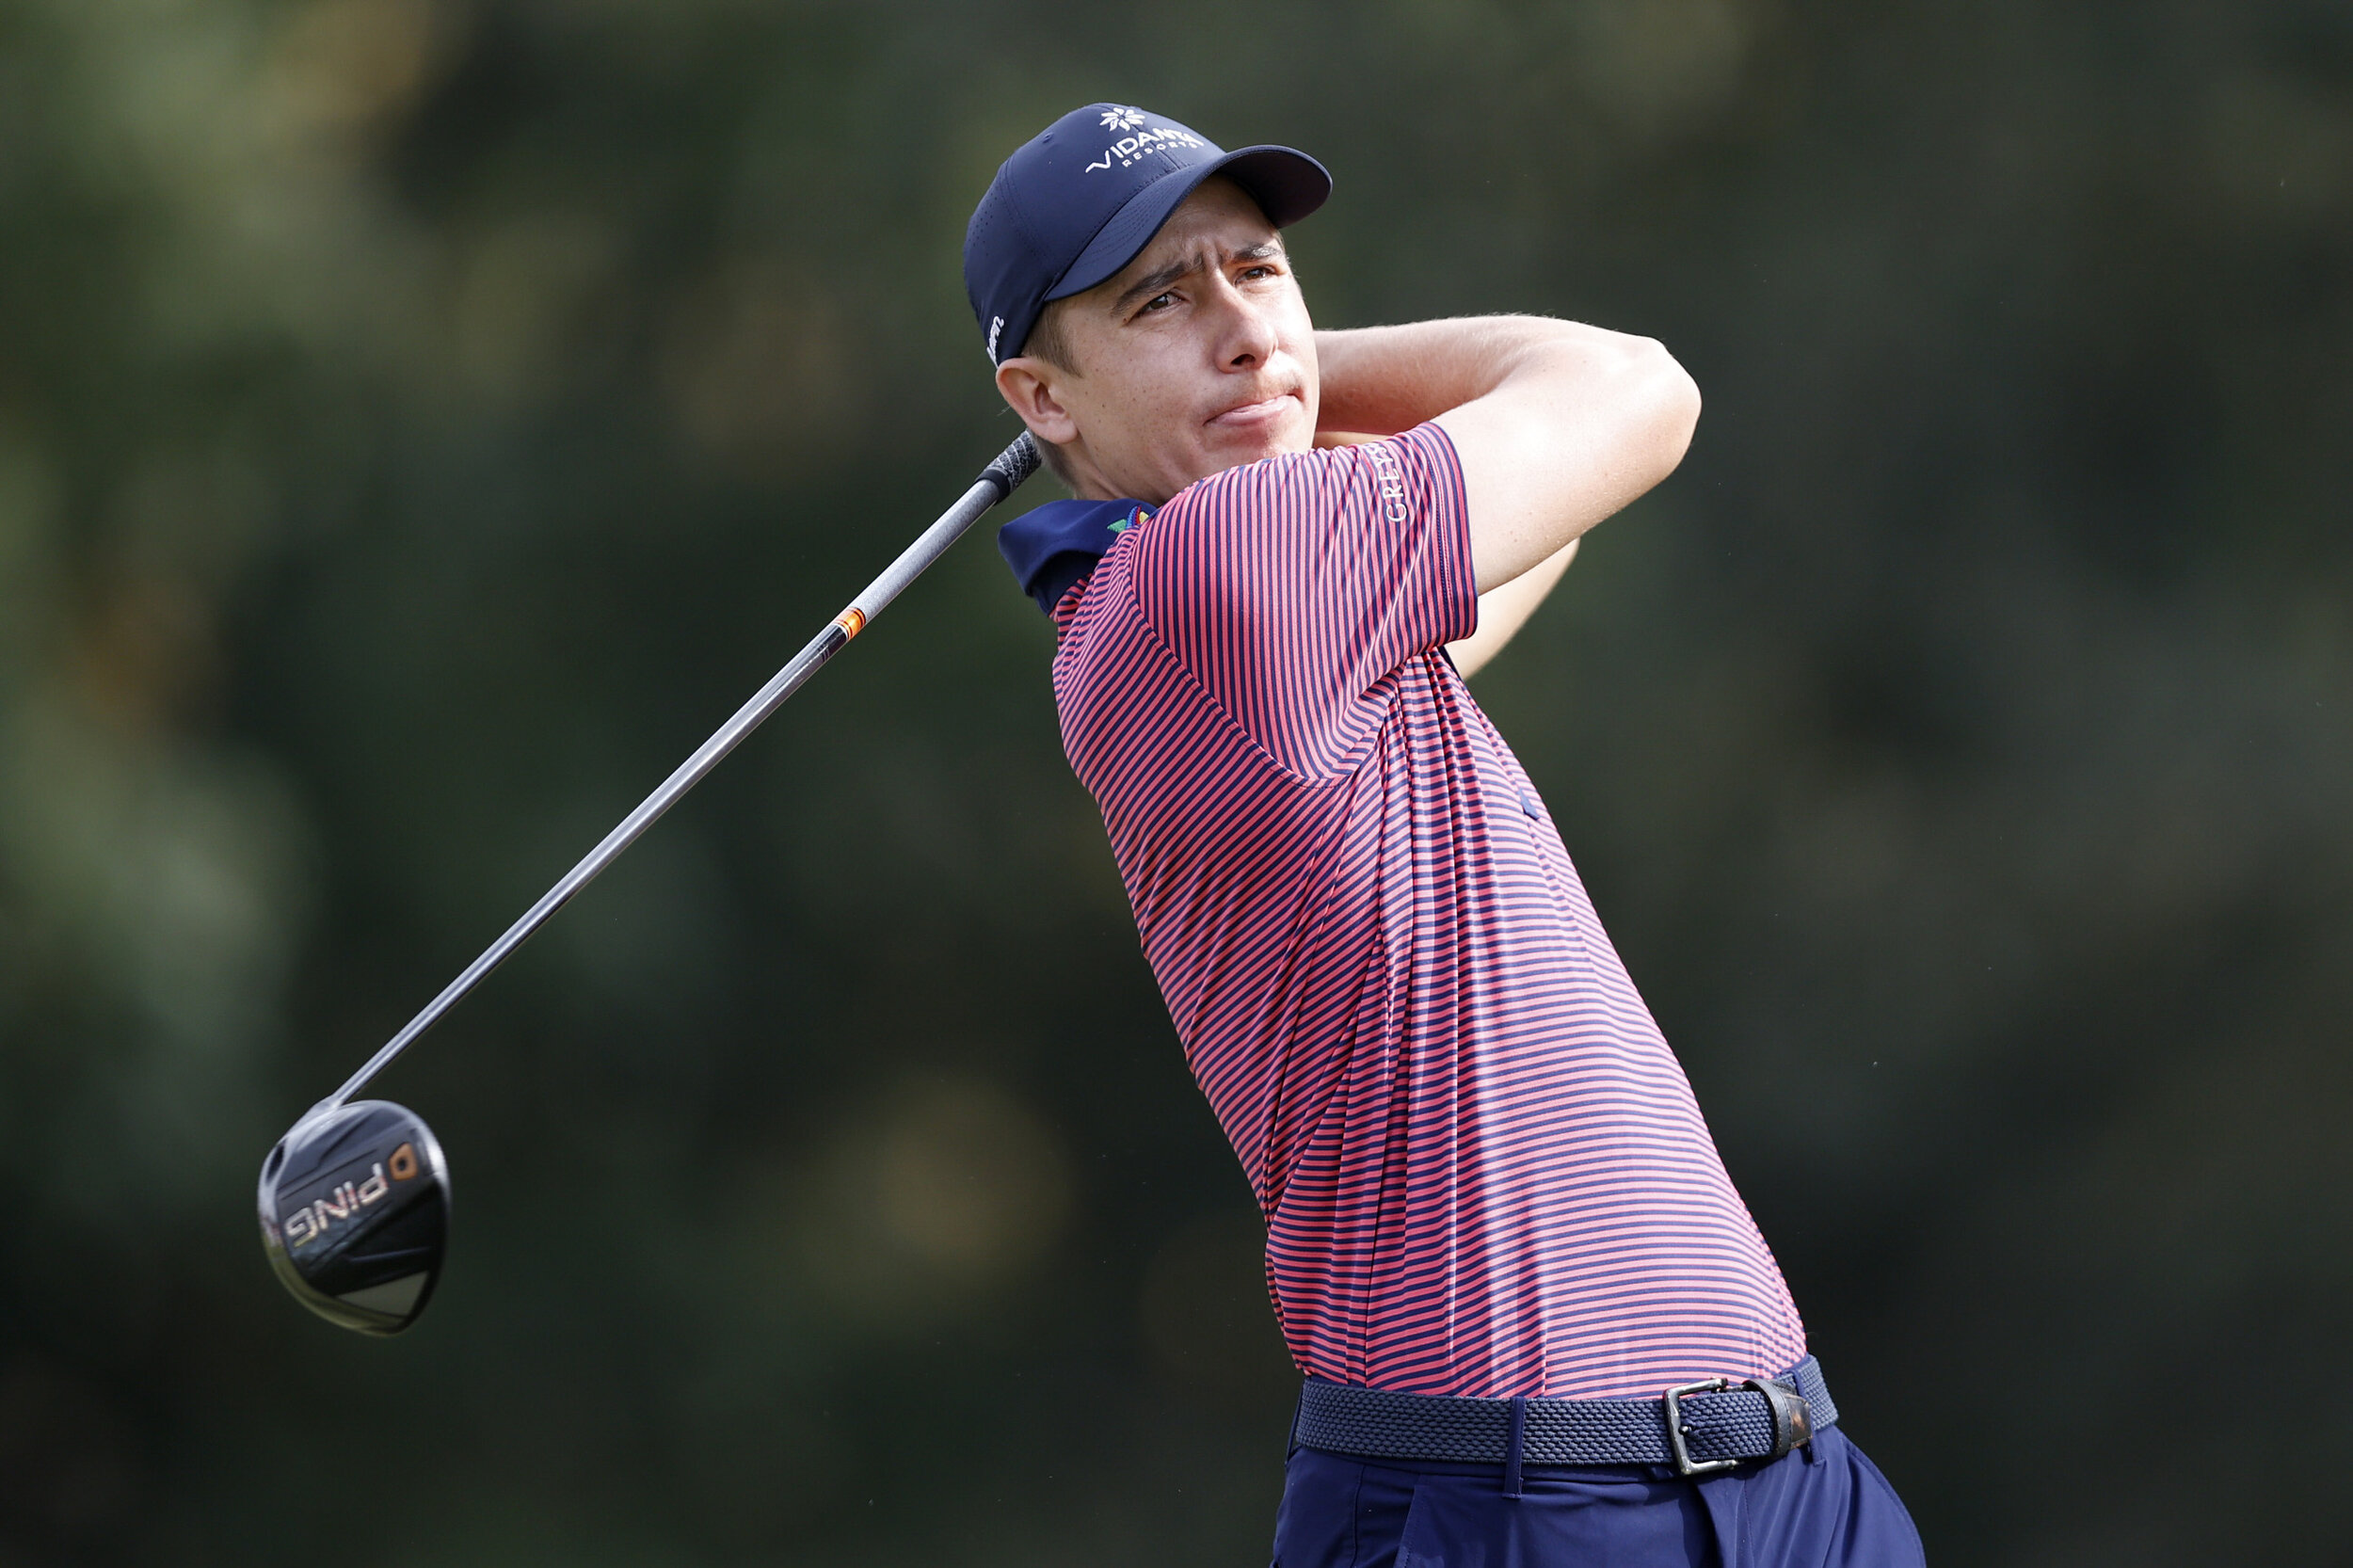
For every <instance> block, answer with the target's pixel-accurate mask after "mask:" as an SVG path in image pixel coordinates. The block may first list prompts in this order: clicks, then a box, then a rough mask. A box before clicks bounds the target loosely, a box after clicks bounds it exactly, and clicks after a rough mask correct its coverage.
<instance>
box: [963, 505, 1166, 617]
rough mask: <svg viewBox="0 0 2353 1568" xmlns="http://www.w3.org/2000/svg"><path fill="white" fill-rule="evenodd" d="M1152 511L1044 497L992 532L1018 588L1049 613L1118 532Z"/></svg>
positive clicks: (1129, 506) (1149, 514) (1115, 538)
mask: <svg viewBox="0 0 2353 1568" xmlns="http://www.w3.org/2000/svg"><path fill="white" fill-rule="evenodd" d="M1151 515H1152V511H1151V508H1150V507H1148V506H1146V505H1144V503H1143V502H1141V501H1049V502H1048V503H1047V504H1045V505H1043V506H1040V507H1039V508H1038V509H1037V510H1036V511H1034V512H1024V513H1022V514H1021V515H1020V516H1019V517H1017V518H1016V519H1014V520H1012V521H1011V522H1009V523H1007V524H1005V525H1004V526H1003V527H1002V528H1000V529H999V530H997V548H998V549H999V550H1000V551H1001V552H1003V553H1004V557H1005V565H1007V566H1009V567H1011V568H1013V575H1014V576H1015V577H1016V579H1018V580H1019V582H1020V584H1021V591H1022V592H1023V593H1025V594H1028V595H1029V596H1030V597H1031V598H1032V599H1034V600H1037V607H1038V608H1039V609H1041V610H1043V611H1045V612H1046V613H1047V614H1048V615H1049V616H1050V615H1052V614H1053V613H1054V606H1055V605H1057V604H1060V603H1061V602H1062V597H1063V595H1064V594H1066V593H1068V592H1069V591H1070V590H1071V589H1072V587H1074V586H1076V585H1077V584H1078V582H1079V580H1080V578H1082V577H1084V576H1086V575H1087V574H1088V573H1089V572H1091V571H1093V570H1094V569H1095V563H1096V562H1097V561H1099V560H1101V559H1102V558H1103V557H1104V555H1105V554H1107V553H1109V552H1110V550H1111V548H1112V546H1113V545H1115V544H1117V543H1118V542H1119V536H1121V535H1122V534H1125V533H1126V532H1127V531H1128V529H1130V528H1133V527H1134V526H1135V525H1136V524H1138V523H1140V522H1143V521H1144V520H1145V519H1147V518H1149V517H1150V516H1151Z"/></svg>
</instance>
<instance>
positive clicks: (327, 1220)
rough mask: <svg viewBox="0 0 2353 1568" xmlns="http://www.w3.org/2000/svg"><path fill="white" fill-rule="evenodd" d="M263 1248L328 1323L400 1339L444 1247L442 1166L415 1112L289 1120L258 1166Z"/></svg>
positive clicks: (358, 1104)
mask: <svg viewBox="0 0 2353 1568" xmlns="http://www.w3.org/2000/svg"><path fill="white" fill-rule="evenodd" d="M261 1209H262V1245H263V1247H264V1250H266V1251H267V1252H268V1254H269V1261H270V1267H271V1268H273V1269H275V1270H277V1271H278V1277H279V1278H280V1279H281V1280H283V1281H285V1283H286V1288H287V1289H289V1290H291V1291H293V1292H294V1293H295V1299H296V1301H298V1302H300V1303H301V1304H303V1305H305V1306H307V1307H309V1308H310V1309H311V1310H312V1311H313V1312H315V1313H317V1314H318V1315H319V1316H320V1317H322V1318H324V1319H326V1320H328V1322H330V1323H340V1324H342V1325H343V1326H344V1328H348V1329H357V1330H358V1331H359V1332H360V1333H361V1334H398V1333H399V1332H400V1331H401V1330H402V1329H405V1328H407V1327H408V1325H409V1324H410V1323H413V1322H415V1321H416V1320H417V1316H418V1314H419V1313H422V1312H423V1311H424V1304H425V1303H426V1302H428V1301H431V1300H432V1299H433V1285H434V1282H435V1281H436V1280H438V1279H440V1275H441V1255H442V1252H443V1250H444V1249H445V1248H446V1247H447V1245H448V1242H449V1162H448V1161H447V1160H444V1159H443V1158H442V1156H441V1144H440V1140H438V1139H436V1138H435V1137H434V1136H433V1129H432V1128H429V1127H427V1126H425V1125H424V1118H423V1117H421V1116H419V1115H418V1114H417V1113H416V1112H413V1111H408V1110H406V1109H404V1108H402V1107H400V1106H397V1105H394V1104H392V1102H391V1101H389V1100H354V1101H352V1102H351V1103H350V1104H348V1105H339V1106H336V1107H334V1108H333V1109H332V1110H329V1111H326V1112H312V1114H310V1115H308V1116H305V1117H303V1118H302V1120H301V1121H299V1122H296V1124H295V1125H294V1127H293V1128H292V1129H291V1130H290V1131H288V1132H287V1134H286V1136H284V1137H283V1138H280V1140H279V1141H278V1146H277V1147H276V1148H274V1149H272V1150H270V1151H269V1158H268V1159H267V1160H263V1161H262V1188H261Z"/></svg>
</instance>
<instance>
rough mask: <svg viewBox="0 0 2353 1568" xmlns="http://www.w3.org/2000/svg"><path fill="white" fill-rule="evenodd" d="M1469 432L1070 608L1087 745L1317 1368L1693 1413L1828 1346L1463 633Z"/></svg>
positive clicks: (1301, 1359) (1368, 1380) (1309, 467)
mask: <svg viewBox="0 0 2353 1568" xmlns="http://www.w3.org/2000/svg"><path fill="white" fill-rule="evenodd" d="M1478 604H1479V599H1478V589H1477V586H1476V584H1475V581H1474V579H1473V576H1472V572H1471V550H1470V534H1469V527H1468V521H1467V519H1466V517H1465V507H1464V501H1463V483H1462V472H1461V469H1460V467H1459V466H1458V464H1457V462H1456V459H1455V456H1454V449H1453V446H1452V444H1451V442H1450V441H1449V440H1448V439H1447V437H1446V435H1445V433H1444V432H1443V431H1441V430H1440V429H1439V428H1438V427H1437V426H1435V425H1423V426H1421V427H1420V428H1418V429H1417V430H1413V431H1410V432H1408V433H1407V434H1405V435H1403V436H1400V437H1398V438H1396V439H1395V440H1388V441H1383V442H1378V443H1374V444H1371V445H1367V446H1357V447H1350V448H1343V449H1339V450H1336V451H1330V452H1309V453H1301V454H1298V455H1296V456H1286V457H1276V458H1273V459H1270V460H1268V461H1265V462H1260V463H1253V464H1251V465H1249V466H1247V467H1244V468H1238V469H1233V470H1229V471H1227V472H1224V473H1219V474H1216V475H1213V476H1211V477H1209V478H1208V479H1204V480H1202V481H1200V482H1199V483H1197V484H1195V485H1193V486H1191V487H1189V488H1186V489H1185V490H1184V491H1182V492H1181V493H1179V494H1178V495H1177V496H1176V497H1175V498H1174V499H1173V500H1171V501H1170V502H1169V503H1168V504H1167V505H1165V506H1163V507H1161V508H1160V511H1159V512H1158V513H1157V514H1152V515H1149V516H1145V517H1144V519H1143V520H1141V521H1140V522H1138V523H1137V524H1136V525H1135V526H1133V527H1129V528H1128V529H1127V531H1126V532H1125V533H1124V534H1123V535H1121V536H1119V538H1118V540H1117V542H1116V543H1115V544H1114V545H1113V546H1112V549H1111V550H1110V551H1109V552H1108V553H1106V554H1105V555H1104V556H1103V559H1102V560H1101V562H1100V563H1099V564H1098V565H1097V566H1096V568H1095V569H1094V571H1093V573H1092V574H1091V575H1089V576H1087V577H1086V578H1084V579H1083V580H1081V581H1080V583H1079V584H1077V585H1076V586H1074V587H1073V588H1071V589H1070V590H1069V591H1068V592H1067V593H1066V594H1064V596H1063V597H1062V599H1061V600H1060V601H1059V602H1058V603H1057V604H1056V606H1055V610H1054V616H1055V620H1056V622H1057V625H1058V626H1059V628H1060V631H1061V643H1060V647H1059V648H1058V650H1057V652H1056V655H1055V660H1054V694H1055V699H1056V702H1057V705H1058V706H1059V708H1060V711H1061V717H1062V728H1063V741H1064V747H1065V749H1066V750H1067V751H1068V753H1069V756H1070V760H1071V763H1072V765H1073V766H1074V767H1075V768H1076V769H1077V770H1078V774H1079V776H1080V779H1081V780H1082V781H1083V782H1084V783H1085V784H1086V786H1087V788H1088V789H1089V790H1090V791H1092V792H1094V795H1095V798H1096V803H1097V805H1099V806H1100V807H1101V808H1102V812H1103V822H1104V825H1105V826H1106V827H1107V828H1108V829H1109V831H1110V834H1111V841H1112V853H1113V854H1114V855H1115V856H1117V858H1118V862H1119V870H1120V874H1121V876H1122V877H1123V878H1124V879H1125V881H1126V883H1127V888H1128V899H1129V901H1130V902H1131V903H1132V904H1133V905H1134V907H1135V915H1136V924H1137V928H1138V930H1139V932H1140V933H1141V935H1142V936H1143V940H1144V955H1145V957H1146V958H1147V959H1148V960H1149V962H1150V964H1151V966H1152V970H1153V973H1154V975H1155V976H1156V977H1157V978H1158V979H1159V981H1160V990H1161V992H1162V994H1163V995H1164V996H1165V997H1166V999H1167V1001H1168V1008H1169V1012H1170V1014H1171V1015H1172V1016H1174V1018H1175V1020H1176V1024H1177V1033H1178V1035H1179V1036H1180V1037H1181V1038H1182V1039H1183V1042H1184V1047H1185V1052H1186V1056H1187V1058H1188V1060H1189V1061H1190V1062H1191V1064H1192V1066H1193V1074H1194V1076H1195V1078H1196V1079H1197V1080H1199V1082H1200V1085H1201V1088H1202V1091H1203V1093H1204V1094H1206V1095H1207V1096H1209V1104H1210V1106H1211V1107H1212V1109H1214V1110H1215V1112H1216V1113H1217V1118H1218V1121H1219V1123H1220V1124H1221V1125H1222V1126H1223V1127H1224V1128H1225V1135H1226V1136H1227V1137H1228V1138H1229V1139H1231V1140H1232V1141H1233V1145H1234V1151H1235V1153H1237V1154H1238V1155H1240V1156H1241V1162H1242V1165H1243V1168H1244V1169H1245V1170H1246V1171H1247V1173H1248V1174H1249V1177H1250V1181H1251V1184H1252V1186H1253V1188H1254V1189H1255V1190H1256V1191H1257V1197H1258V1202H1259V1205H1260V1207H1261V1208H1262V1209H1263V1210H1264V1212H1265V1215H1266V1220H1267V1227H1268V1237H1267V1279H1268V1284H1269V1286H1270V1288H1271V1289H1272V1291H1273V1297H1274V1305H1275V1311H1276V1314H1277V1315H1278V1317H1279V1318H1280V1320H1281V1321H1282V1327H1283V1334H1284V1336H1285V1338H1286V1339H1287V1340H1288V1341H1289V1346H1290V1351H1291V1355H1292V1358H1293V1359H1294V1360H1295V1361H1296V1362H1297V1363H1298V1365H1299V1367H1300V1368H1301V1369H1302V1370H1303V1371H1306V1372H1310V1373H1315V1374H1319V1375H1321V1376H1323V1377H1327V1378H1333V1379H1337V1380H1338V1381H1340V1382H1343V1383H1351V1384H1363V1385H1369V1386H1371V1387H1375V1388H1385V1389H1396V1390H1401V1391H1407V1392H1413V1393H1422V1394H1456V1395H1478V1396H1486V1397H1501V1396H1509V1395H1554V1396H1568V1397H1578V1398H1601V1397H1611V1396H1636V1395H1655V1394H1657V1392H1658V1390H1659V1389H1660V1388H1662V1387H1665V1386H1667V1385H1668V1384H1675V1383H1682V1382H1690V1381H1695V1380H1697V1379H1699V1378H1703V1377H1713V1376H1719V1375H1724V1376H1731V1377H1736V1378H1737V1377H1755V1376H1765V1375H1769V1374H1771V1373H1774V1372H1778V1371H1781V1370H1782V1369H1784V1368H1787V1367H1788V1366H1790V1365H1791V1364H1792V1363H1793V1362H1795V1361H1797V1360H1798V1359H1799V1358H1800V1357H1801V1355H1803V1354H1804V1352H1805V1337H1804V1329H1803V1328H1802V1326H1801V1324H1800V1322H1799V1320H1798V1314H1797V1310H1796V1308H1795V1307H1794V1306H1793V1305H1792V1304H1791V1302H1790V1299H1789V1293H1788V1290H1787V1288H1786V1287H1785V1285H1784V1284H1783V1282H1782V1277H1781V1272H1780V1270H1779V1268H1778V1267H1777V1266H1776V1265H1775V1263H1774V1261H1773V1257H1772V1255H1771V1253H1770V1252H1769V1251H1768V1250H1767V1248H1766V1245H1765V1242H1764V1239H1763V1238H1762V1237H1761V1236H1760V1235H1759V1234H1758V1232H1757V1228H1756V1224H1755V1223H1754V1222H1753V1220H1752V1219H1751V1218H1750V1216H1749V1212H1748V1209H1747V1208H1746V1207H1745V1206H1744V1205H1743V1204H1742V1203H1741V1201H1740V1197H1739V1194H1738V1193H1737V1192H1735V1191H1734V1190H1733V1186H1732V1182H1731V1180H1730V1178H1729V1177H1728V1176H1726V1175H1725V1173H1724V1168H1723V1162H1722V1160H1721V1158H1720V1157H1719V1155H1718V1154H1717V1152H1716V1146H1715V1143H1714V1141H1713V1140H1712V1139H1711V1138H1710V1137H1709V1135H1708V1131H1707V1126H1706V1124H1705V1122H1704V1121H1703V1120H1702V1119H1701V1116H1700V1112H1699V1107H1698V1105H1697V1104H1696V1103H1695V1102H1694V1101H1693V1099H1692V1096H1691V1089H1690V1085H1689V1082H1688V1081H1687V1080H1685V1078H1684V1074H1683V1069H1682V1067H1681V1065H1680V1064H1678V1063H1677V1062H1676V1061H1675V1058H1674V1054H1673V1051H1671V1050H1670V1049H1669V1048H1668V1047H1667V1043H1666V1041H1665V1039H1664V1038H1662V1037H1661V1035H1660V1033H1659V1032H1658V1027H1657V1024H1656V1023H1654V1022H1653V1021H1652V1019H1651V1016H1650V1011H1649V1009H1648V1008H1647V1007H1645V1006H1644V1005H1643V1002H1642V999H1641V996H1640V994H1638V993H1637V992H1636V990H1635V988H1634V984H1633V982H1632V981H1631V980H1629V979H1628V978H1627V976H1626V972H1625V966H1624V965H1623V964H1621V963H1620V961H1619V958H1618V955H1617V952H1615V951H1614V950H1613V949H1612V948H1611V947H1610V945H1609V937H1608V936H1605V935H1604V934H1603V932H1602V928H1601V923H1600V921H1599V920H1596V919H1595V918H1594V915H1593V905H1592V904H1590V903H1589V902H1588V901H1587V899H1586V896H1585V888H1584V887H1583V885H1582V884H1581V883H1580V882H1579V881H1578V880H1577V872H1576V870H1575V868H1573V867H1572V866H1571V865H1570V863H1569V856H1568V853H1567V851H1566V850H1564V849H1563V848H1562V847H1561V838H1560V835H1559V833H1558V832H1557V831H1556V830H1555V828H1554V826H1553V823H1552V819H1551V818H1550V816H1549V815H1548V814H1547V813H1546V812H1545V808H1544V805H1543V803H1542V801H1541V800H1539V798H1538V797H1537V794H1536V790H1535V787H1534V786H1533V785H1531V784H1530V783H1529V779H1528V776H1527V774H1526V773H1525V772H1523V771H1522V770H1521V768H1520V765H1519V762H1518V760H1516V759H1514V758H1513V755H1512V752H1511V748H1510V747H1508V746H1506V745H1505V744H1503V740H1502V738H1501V737H1500V736H1499V735H1497V733H1496V730H1495V727H1494V726H1493V725H1491V724H1489V723H1488V722H1487V718H1486V715H1485V714H1484V713H1482V712H1480V709H1479V706H1478V704H1477V703H1475V702H1473V701H1472V700H1471V697H1470V694H1469V692H1468V691H1467V690H1466V689H1465V686H1464V684H1463V681H1462V678H1461V677H1460V676H1459V675H1457V674H1456V673H1455V670H1454V667H1453V665H1452V664H1451V662H1450V661H1449V659H1448V658H1447V657H1446V655H1445V653H1444V652H1443V651H1442V648H1443V645H1444V644H1446V643H1448V642H1449V641H1451V640H1454V639H1457V638H1461V637H1465V636H1468V635H1469V634H1470V633H1471V632H1472V631H1473V630H1474V629H1475V627H1476V625H1477V622H1478V613H1479V611H1478Z"/></svg>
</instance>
